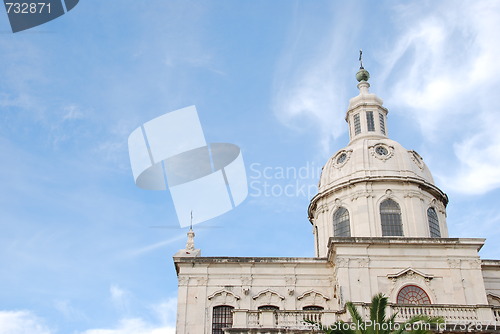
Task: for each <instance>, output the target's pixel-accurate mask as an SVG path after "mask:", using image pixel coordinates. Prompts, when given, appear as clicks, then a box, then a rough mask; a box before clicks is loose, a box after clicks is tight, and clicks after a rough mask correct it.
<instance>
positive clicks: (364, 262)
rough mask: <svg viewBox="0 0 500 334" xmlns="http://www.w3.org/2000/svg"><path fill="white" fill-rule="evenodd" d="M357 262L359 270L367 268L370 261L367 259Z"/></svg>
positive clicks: (360, 259)
mask: <svg viewBox="0 0 500 334" xmlns="http://www.w3.org/2000/svg"><path fill="white" fill-rule="evenodd" d="M357 261H358V266H360V267H361V268H366V267H368V264H369V263H370V259H369V258H367V257H363V258H359V259H357Z"/></svg>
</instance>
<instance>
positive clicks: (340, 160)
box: [332, 150, 352, 169]
mask: <svg viewBox="0 0 500 334" xmlns="http://www.w3.org/2000/svg"><path fill="white" fill-rule="evenodd" d="M351 153H352V150H342V151H340V152H338V153H337V154H335V155H334V156H333V157H332V162H333V167H335V168H337V169H340V168H342V167H343V166H344V165H345V164H346V163H347V161H348V160H349V158H350V157H351Z"/></svg>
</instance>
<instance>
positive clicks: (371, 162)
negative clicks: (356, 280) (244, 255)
mask: <svg viewBox="0 0 500 334" xmlns="http://www.w3.org/2000/svg"><path fill="white" fill-rule="evenodd" d="M358 73H359V72H358ZM363 73H364V72H363ZM363 73H361V74H363ZM363 75H364V74H363ZM366 78H367V76H366ZM357 79H358V80H359V78H357ZM361 79H363V78H361ZM357 86H358V88H359V95H357V96H355V97H353V98H352V99H350V100H349V106H348V109H347V112H346V118H345V120H346V122H347V124H348V129H349V137H350V141H349V144H348V145H347V146H346V147H344V148H342V149H340V150H339V151H337V152H336V153H335V154H333V156H332V157H331V158H330V159H329V160H328V161H327V162H326V164H325V166H324V167H323V170H322V173H321V177H320V182H319V186H318V188H319V189H318V194H316V195H315V196H314V197H313V198H312V199H311V202H310V204H309V208H308V217H309V221H310V222H311V224H312V225H313V233H314V236H315V242H316V254H317V256H326V255H327V250H328V242H329V240H330V238H332V237H333V238H345V237H371V238H379V237H404V238H408V237H409V238H423V237H447V236H448V230H447V226H446V205H447V204H448V197H447V196H446V194H445V193H444V192H442V191H441V190H440V189H439V188H438V187H436V186H435V185H434V179H433V178H432V174H431V172H430V171H429V168H428V167H427V165H426V164H425V163H424V161H423V159H422V157H421V156H420V155H419V154H418V153H417V152H415V151H412V150H407V149H406V148H404V147H403V146H402V145H401V144H399V143H398V142H396V141H394V140H392V139H390V138H389V137H388V126H387V115H388V112H389V111H388V110H387V108H385V107H384V106H383V101H382V99H381V98H379V97H378V96H377V95H375V94H373V93H370V91H369V87H370V84H369V83H368V81H366V80H361V81H360V82H359V83H358V85H357Z"/></svg>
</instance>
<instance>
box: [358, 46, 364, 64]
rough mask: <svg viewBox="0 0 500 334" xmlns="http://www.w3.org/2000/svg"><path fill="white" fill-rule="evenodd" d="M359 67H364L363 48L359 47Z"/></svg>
mask: <svg viewBox="0 0 500 334" xmlns="http://www.w3.org/2000/svg"><path fill="white" fill-rule="evenodd" d="M359 65H360V66H359V68H364V67H363V50H361V49H359Z"/></svg>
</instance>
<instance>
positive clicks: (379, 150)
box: [375, 145, 389, 155]
mask: <svg viewBox="0 0 500 334" xmlns="http://www.w3.org/2000/svg"><path fill="white" fill-rule="evenodd" d="M375 152H376V153H377V154H378V155H387V154H389V151H388V150H387V149H386V148H385V147H384V146H382V145H379V146H377V147H375Z"/></svg>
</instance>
